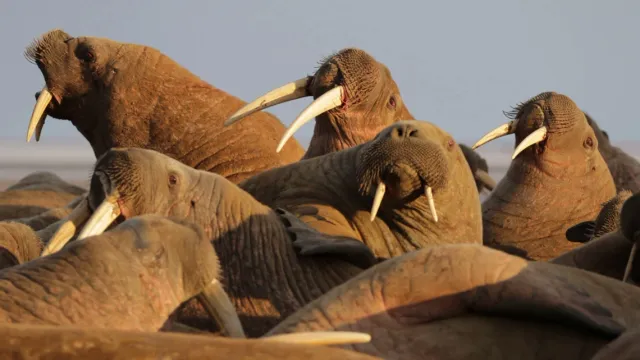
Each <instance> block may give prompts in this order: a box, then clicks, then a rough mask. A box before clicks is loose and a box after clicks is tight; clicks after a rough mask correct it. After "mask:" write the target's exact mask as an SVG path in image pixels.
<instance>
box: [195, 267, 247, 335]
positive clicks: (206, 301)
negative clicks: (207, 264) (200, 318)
mask: <svg viewBox="0 0 640 360" xmlns="http://www.w3.org/2000/svg"><path fill="white" fill-rule="evenodd" d="M198 300H199V301H200V302H201V303H202V306H204V308H205V309H206V310H207V313H209V315H210V316H211V317H212V318H214V319H215V321H216V322H217V323H218V326H220V331H221V332H222V333H223V334H225V335H227V336H229V337H232V338H243V339H244V338H246V337H247V336H246V335H245V333H244V329H242V324H241V323H240V318H239V317H238V313H237V312H236V308H235V307H234V306H233V304H232V303H231V300H230V299H229V296H228V295H227V292H226V291H224V288H223V287H222V284H221V283H220V281H218V280H217V279H213V281H212V282H211V283H210V284H209V285H208V286H207V287H205V288H204V290H202V292H201V293H200V294H198Z"/></svg>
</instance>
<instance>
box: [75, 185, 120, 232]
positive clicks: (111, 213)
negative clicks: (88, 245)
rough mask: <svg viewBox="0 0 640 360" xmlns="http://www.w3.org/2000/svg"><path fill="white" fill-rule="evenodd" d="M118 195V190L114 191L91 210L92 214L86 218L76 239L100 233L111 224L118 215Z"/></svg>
mask: <svg viewBox="0 0 640 360" xmlns="http://www.w3.org/2000/svg"><path fill="white" fill-rule="evenodd" d="M119 197H120V195H119V194H118V192H117V191H114V192H112V193H111V194H109V196H107V197H106V198H105V199H104V201H103V202H102V204H100V206H98V208H97V209H96V210H95V211H94V212H93V215H91V217H90V218H89V220H87V223H86V224H85V225H84V228H83V229H82V231H81V232H80V234H79V235H78V238H77V239H78V240H82V239H84V238H87V237H89V236H93V235H100V234H102V233H103V232H104V231H105V230H106V229H107V228H108V227H109V225H111V223H112V222H113V221H114V220H115V219H116V218H117V217H118V216H119V215H120V207H119V206H118V198H119Z"/></svg>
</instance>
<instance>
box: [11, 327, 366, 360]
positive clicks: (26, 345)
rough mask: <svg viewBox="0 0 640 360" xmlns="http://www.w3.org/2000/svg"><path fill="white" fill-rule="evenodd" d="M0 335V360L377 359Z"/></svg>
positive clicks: (209, 340)
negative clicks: (18, 358)
mask: <svg viewBox="0 0 640 360" xmlns="http://www.w3.org/2000/svg"><path fill="white" fill-rule="evenodd" d="M0 336H1V337H2V339H3V341H2V344H1V345H0V357H1V358H3V359H9V358H11V359H17V357H16V356H17V354H20V355H21V356H23V357H24V358H28V359H32V360H37V359H42V360H44V359H67V360H80V359H82V360H84V359H92V360H102V359H104V360H107V359H108V360H124V359H127V360H129V359H193V360H196V359H203V360H204V359H207V360H212V359H221V360H228V359H247V360H248V359H256V360H258V359H259V360H289V359H308V360H312V359H314V360H315V359H342V360H373V359H377V358H374V357H371V356H367V355H365V354H359V353H357V352H354V351H348V350H343V349H335V348H331V347H328V346H313V345H298V344H286V343H280V342H267V341H264V340H260V339H257V340H234V339H226V338H219V337H212V336H202V335H183V334H168V333H149V332H135V331H121V330H113V329H96V328H81V327H71V326H55V327H54V326H42V325H39V326H34V325H9V324H3V325H2V326H0ZM27 354H28V357H26V356H27ZM23 357H20V359H22V358H23Z"/></svg>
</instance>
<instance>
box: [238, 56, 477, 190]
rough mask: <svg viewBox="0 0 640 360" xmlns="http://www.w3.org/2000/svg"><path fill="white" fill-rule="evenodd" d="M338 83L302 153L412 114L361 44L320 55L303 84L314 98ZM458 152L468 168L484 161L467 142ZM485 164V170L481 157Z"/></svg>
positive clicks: (325, 149) (335, 145) (332, 147)
mask: <svg viewBox="0 0 640 360" xmlns="http://www.w3.org/2000/svg"><path fill="white" fill-rule="evenodd" d="M340 86H341V87H342V88H343V96H342V99H341V100H342V105H340V106H339V107H336V108H333V109H331V110H328V111H326V112H324V113H322V114H320V115H318V116H317V117H316V118H315V120H316V121H315V128H314V130H313V135H312V137H311V141H310V143H309V147H308V149H307V152H306V153H305V154H304V157H303V159H310V158H314V157H317V156H322V155H326V154H329V153H332V152H336V151H340V150H344V149H348V148H351V147H354V146H357V145H361V144H364V143H366V142H368V141H370V140H372V139H373V138H374V137H375V136H376V135H377V134H378V133H380V131H382V130H383V129H384V128H386V127H388V126H389V125H391V124H393V123H395V122H398V121H403V120H416V119H415V117H413V115H411V113H410V112H409V109H408V108H407V106H406V104H405V103H404V101H403V100H402V96H401V95H400V89H399V88H398V85H397V84H396V82H395V80H393V77H392V76H391V71H389V68H387V66H386V65H384V64H383V63H381V62H379V61H377V60H376V59H375V58H374V57H373V56H371V55H370V54H368V53H367V52H366V51H364V50H361V49H357V48H345V49H342V50H340V51H339V52H337V53H336V54H333V55H330V56H328V57H327V58H325V59H324V60H322V61H321V62H320V67H319V68H318V70H317V71H316V72H315V74H314V75H313V76H311V77H310V78H309V82H308V84H307V87H306V89H305V90H306V93H307V96H312V97H313V99H314V101H315V100H317V99H318V98H319V97H320V96H322V95H324V94H325V93H327V92H328V91H329V90H332V89H334V88H336V87H340ZM246 121H247V122H248V121H250V120H246ZM461 147H462V146H461ZM466 150H468V151H466ZM463 153H464V155H465V158H466V159H467V161H468V162H469V166H470V167H471V168H472V169H473V170H475V166H476V162H482V161H484V159H482V158H480V156H479V155H478V154H477V153H475V152H474V151H473V150H471V149H470V148H467V149H463ZM478 158H479V159H478ZM480 167H481V168H482V165H481V166H480ZM484 168H485V170H486V171H488V169H487V165H486V161H485V162H484ZM474 176H475V172H474ZM479 190H480V187H479Z"/></svg>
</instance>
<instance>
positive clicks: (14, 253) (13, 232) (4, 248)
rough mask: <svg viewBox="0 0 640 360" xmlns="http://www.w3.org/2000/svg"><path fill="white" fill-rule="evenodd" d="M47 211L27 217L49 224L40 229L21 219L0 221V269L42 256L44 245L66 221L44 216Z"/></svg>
mask: <svg viewBox="0 0 640 360" xmlns="http://www.w3.org/2000/svg"><path fill="white" fill-rule="evenodd" d="M72 203H75V202H72ZM54 210H59V209H54ZM46 213H49V211H47V212H46ZM46 213H43V214H42V215H38V216H36V217H34V218H28V219H27V220H29V219H31V220H39V221H40V222H47V226H44V227H43V228H41V229H39V230H35V229H34V228H33V227H32V226H30V225H29V222H23V221H20V220H18V221H2V222H0V269H5V268H8V267H12V266H15V265H19V264H22V263H26V262H28V261H31V260H33V259H37V258H38V257H40V254H41V253H42V250H43V248H44V245H45V244H47V243H48V242H49V239H51V237H52V236H53V235H54V234H55V233H56V231H58V229H59V228H60V226H61V225H62V224H63V223H64V222H65V221H66V218H62V219H58V220H56V219H55V218H48V217H46V216H44V215H45V214H46ZM21 220H22V219H21ZM40 222H39V223H38V224H40Z"/></svg>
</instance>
